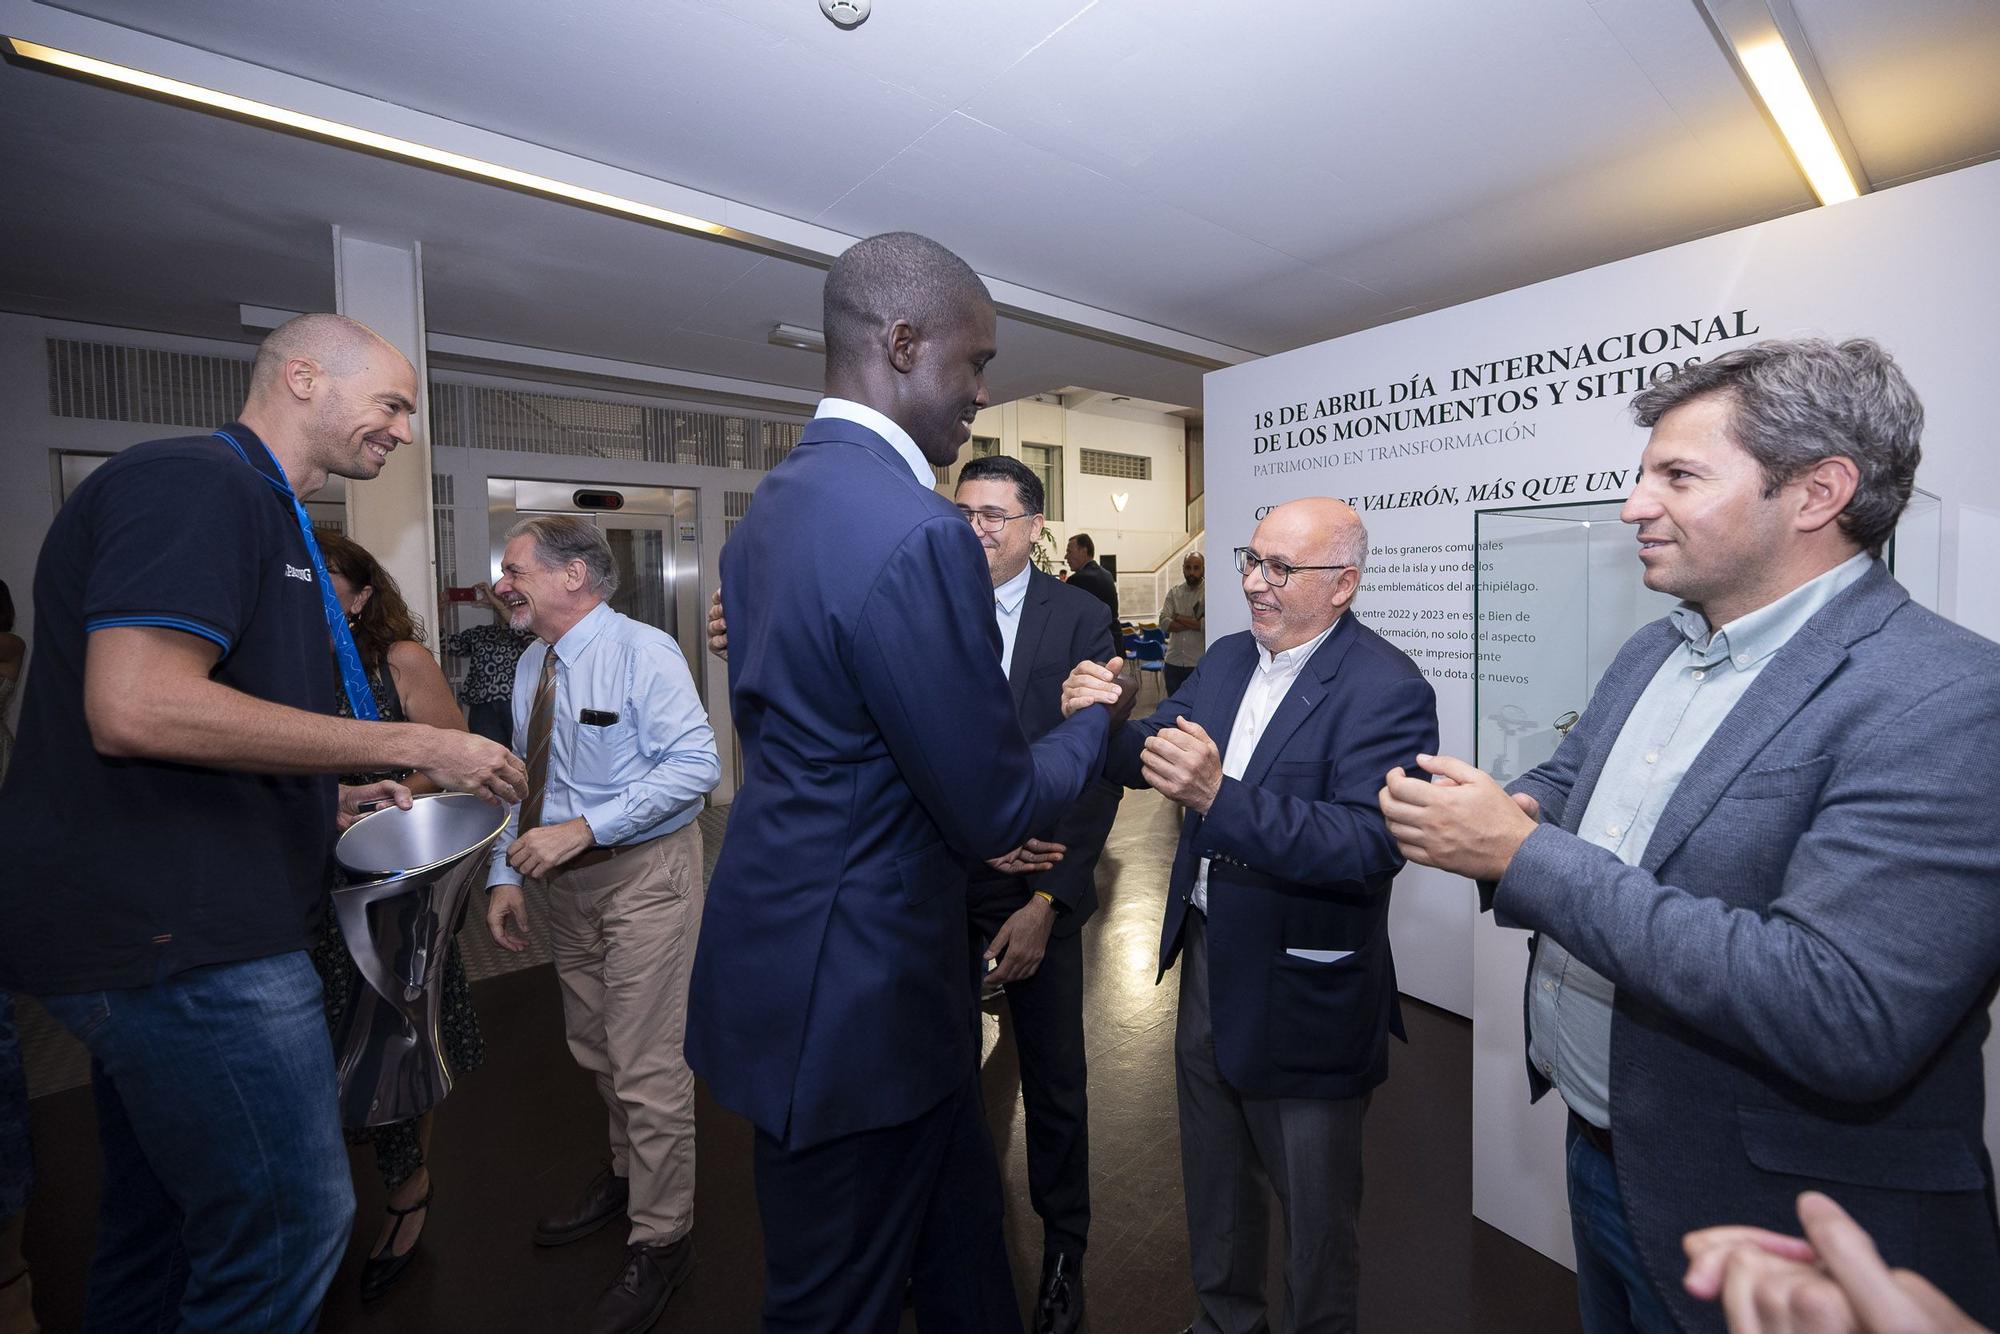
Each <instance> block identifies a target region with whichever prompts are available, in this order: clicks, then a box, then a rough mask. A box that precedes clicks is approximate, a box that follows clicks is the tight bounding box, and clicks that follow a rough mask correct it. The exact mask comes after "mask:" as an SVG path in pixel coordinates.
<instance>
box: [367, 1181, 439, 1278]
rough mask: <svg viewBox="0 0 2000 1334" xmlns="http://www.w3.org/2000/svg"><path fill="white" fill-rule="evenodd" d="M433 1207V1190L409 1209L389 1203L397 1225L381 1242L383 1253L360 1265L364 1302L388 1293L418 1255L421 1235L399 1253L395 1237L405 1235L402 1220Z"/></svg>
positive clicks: (372, 1256) (391, 1215)
mask: <svg viewBox="0 0 2000 1334" xmlns="http://www.w3.org/2000/svg"><path fill="white" fill-rule="evenodd" d="M430 1207H431V1193H430V1192H429V1191H425V1192H424V1198H422V1199H421V1200H418V1201H417V1202H416V1203H415V1204H413V1205H411V1206H410V1207H409V1208H407V1209H398V1208H396V1207H395V1206H394V1205H390V1206H388V1209H389V1217H391V1218H393V1219H395V1220H396V1225H395V1226H394V1227H392V1228H390V1229H389V1240H388V1241H386V1242H384V1243H383V1244H382V1253H381V1254H380V1255H371V1256H369V1257H368V1260H367V1262H366V1263H365V1264H363V1265H362V1266H361V1300H362V1301H364V1302H372V1301H374V1300H375V1299H376V1298H377V1297H380V1296H381V1295H382V1294H383V1293H385V1292H387V1291H388V1290H389V1285H390V1284H391V1283H394V1282H395V1281H396V1280H397V1279H399V1278H401V1277H402V1276H403V1271H404V1270H405V1269H408V1268H409V1267H410V1261H412V1260H414V1259H416V1258H417V1246H418V1245H419V1244H420V1243H421V1242H422V1240H423V1238H422V1237H421V1236H419V1237H418V1238H417V1240H416V1241H414V1242H411V1243H410V1249H409V1250H407V1251H404V1252H403V1253H402V1254H401V1255H398V1254H396V1238H398V1237H400V1236H402V1235H403V1220H404V1219H405V1218H408V1217H409V1216H410V1215H411V1214H421V1213H424V1211H425V1210H427V1209H429V1208H430ZM426 1218H428V1215H426Z"/></svg>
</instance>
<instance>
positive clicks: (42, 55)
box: [0, 35, 1252, 370]
mask: <svg viewBox="0 0 2000 1334" xmlns="http://www.w3.org/2000/svg"><path fill="white" fill-rule="evenodd" d="M0 43H4V45H5V46H6V48H7V50H8V51H9V52H11V53H12V54H13V55H15V56H17V57H19V58H20V59H22V60H29V61H34V62H37V63H39V64H43V65H48V66H51V67H53V68H56V69H61V70H67V71H69V72H70V73H72V74H79V75H82V76H83V77H85V78H89V79H97V80H100V81H102V82H105V83H109V84H114V85H117V86H120V87H124V88H129V89H132V90H135V91H137V92H142V93H148V94H151V95H152V96H155V97H163V98H167V99H170V100H172V101H176V102H184V103H188V104H191V105H194V106H199V107H207V108H209V109H211V110H214V111H219V112H222V113H223V114H225V115H230V116H236V117H238V118H241V119H244V120H248V121H252V122H255V123H258V124H262V125H270V126H274V127H276V128H278V129H281V130H286V131H289V132H291V133H294V134H303V135H307V136H310V137H312V138H315V139H321V140H325V141H327V142H329V143H336V144H345V145H347V146H348V147H351V148H358V149H361V150H363V151H364V152H369V153H375V154H378V155H381V156H384V157H389V158H395V159H400V160H401V161H404V162H411V163H415V164H416V165H418V166H423V167H430V168H434V169H437V170H440V171H449V172H452V173H454V174H456V175H460V176H465V177H469V178H471V179H473V180H480V181H487V182H490V183H492V184H494V185H502V186H506V187H507V188H509V189H513V190H520V191H523V192H525V193H528V194H534V195H540V196H542V197H543V198H546V199H554V200H558V201H561V202H565V203H571V204H576V205H579V206H581V207H584V208H591V209H596V210H598V211H600V212H604V213H610V214H613V215H615V216H619V217H626V218H632V219H634V220H636V221H639V222H646V223H651V224H653V225H654V226H658V227H666V228H669V229H671V230H673V231H678V232H684V233H688V234H690V235H695V236H706V237H710V238H712V239H714V240H717V241H723V242H727V243H729V244H732V245H739V246H742V247H744V248H745V249H749V250H754V251H758V252H760V253H762V254H766V255H773V256H777V257H779V258H783V259H790V260H796V261H798V262H800V263H805V264H812V265H816V266H818V267H819V268H826V267H827V266H828V265H830V264H832V263H833V259H834V257H833V256H832V255H829V254H823V253H821V252H819V251H816V250H811V249H808V248H806V247H804V246H797V245H792V244H790V243H788V242H785V241H780V240H778V239H777V238H775V237H770V236H761V235H758V234H757V233H754V232H746V231H743V230H742V229H741V228H737V227H729V226H725V225H723V224H722V223H719V222H710V221H708V220H707V219H705V218H697V217H695V216H693V215H692V214H687V213H677V212H675V211H674V210H672V209H666V208H660V207H659V206H658V205H655V204H647V203H643V202H641V201H639V200H637V199H629V198H627V197H625V196H623V195H614V194H611V193H608V192H607V191H603V190H592V189H588V188H586V187H584V186H580V185H572V184H570V183H569V182H568V181H560V180H557V179H556V178H554V177H553V176H541V175H538V174H536V173H534V172H530V171H521V170H518V169H516V168H514V167H507V166H502V165H501V164H500V163H497V162H489V161H486V160H485V159H483V158H476V157H471V156H468V155H466V154H464V153H454V152H451V151H449V150H448V149H443V148H433V147H432V146H430V145H429V144H420V143H417V142H416V141H414V140H411V139H400V138H397V137H396V136H394V135H388V134H378V133H376V132H375V131H373V130H364V129H362V128H360V127H359V126H355V125H348V124H345V123H343V122H341V121H336V120H327V119H326V118H324V117H322V116H312V115H308V114H306V113H305V112H302V111H293V110H291V109H290V108H287V107H280V106H273V105H271V104H270V103H268V102H258V101H253V100H252V99H250V98H247V97H238V96H236V95H235V94H233V93H224V92H219V91H217V90H216V89H213V88H204V87H202V86H201V85H199V84H193V83H184V82H182V81H181V80H179V79H170V78H167V77H166V76H164V75H160V74H151V73H148V72H147V71H145V70H141V69H133V68H132V67H131V66H129V65H118V64H114V63H112V62H111V61H108V60H98V59H96V58H95V57H92V56H85V55H79V54H77V53H76V52H74V51H64V50H61V49H60V48H57V47H53V46H44V45H42V44H41V43H40V42H31V41H28V40H26V39H24V38H20V37H10V36H4V35H0ZM997 308H998V311H999V313H1000V314H1002V315H1007V316H1010V317H1012V318H1014V319H1018V320H1021V321H1023V322H1025V323H1028V324H1033V325H1037V326H1039V327H1041V328H1044V329H1052V330H1054V331H1055V332H1057V333H1065V334H1071V335H1074V336H1076V337H1079V338H1086V339H1090V340H1091V341H1093V342H1099V343H1105V344H1108V345H1110V346H1112V347H1123V348H1129V349H1131V350H1132V351H1135V352H1142V353H1145V354H1147V355H1149V356H1157V357H1164V358H1166V359H1168V360H1170V361H1178V362H1181V363H1184V364H1186V365H1190V366H1198V367H1200V368H1201V369H1203V370H1215V369H1218V368H1220V367H1222V366H1225V365H1230V364H1232V363H1231V362H1228V361H1221V360H1217V359H1216V358H1215V357H1212V356H1207V355H1204V354H1203V353H1200V352H1195V351H1191V350H1189V349H1187V348H1182V347H1175V346H1172V345H1171V344H1168V343H1164V342H1155V341H1152V340H1151V339H1148V338H1146V337H1143V336H1134V335H1132V334H1125V333H1119V332H1114V331H1113V330H1110V329H1104V328H1099V327H1096V326H1093V325H1090V324H1085V323H1082V322H1080V321H1078V320H1074V319H1067V318H1063V317H1061V316H1057V315H1051V314H1046V313H1044V312H1042V311H1040V310H1035V309H1031V308H1029V307H1026V306H1022V305H1018V304H1014V303H1010V302H999V303H997ZM1217 346H1220V345H1217ZM1229 350H1230V351H1232V352H1236V351H1240V349H1229ZM1251 355H1252V354H1249V353H1244V354H1243V359H1244V360H1248V359H1250V357H1251Z"/></svg>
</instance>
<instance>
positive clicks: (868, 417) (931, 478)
mask: <svg viewBox="0 0 2000 1334" xmlns="http://www.w3.org/2000/svg"><path fill="white" fill-rule="evenodd" d="M821 417H838V418H839V419H840V420H841V421H848V422H853V423H854V424H855V425H856V426H866V427H867V428H868V429H869V430H871V431H873V432H874V433H875V434H877V435H879V436H881V437H882V438H883V439H884V440H887V441H888V442H889V444H890V445H891V446H892V447H893V448H894V449H895V451H896V452H897V453H898V454H901V455H902V456H903V462H905V463H907V464H909V465H910V472H911V473H912V474H913V475H914V476H915V477H916V479H917V483H918V485H920V486H922V487H923V488H924V490H926V491H934V490H936V489H937V473H936V471H934V470H933V469H932V468H931V461H930V460H929V459H927V458H925V457H924V451H923V450H921V449H918V448H917V442H916V441H914V440H912V439H911V438H910V433H909V432H908V431H906V430H904V429H903V428H902V427H900V426H898V425H896V423H894V422H892V421H890V420H889V419H888V418H887V417H884V416H883V415H882V414H881V413H879V412H877V411H875V409H873V408H871V407H869V406H868V405H867V404H866V403H856V402H855V401H854V400H853V399H851V398H822V399H821V400H820V401H819V410H818V411H816V412H814V413H813V420H815V421H817V420H819V419H820V418H821Z"/></svg>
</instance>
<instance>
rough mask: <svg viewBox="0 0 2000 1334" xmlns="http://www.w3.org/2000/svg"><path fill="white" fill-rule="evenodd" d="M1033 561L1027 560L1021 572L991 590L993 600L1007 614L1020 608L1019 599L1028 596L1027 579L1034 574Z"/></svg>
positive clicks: (1010, 614) (1011, 613)
mask: <svg viewBox="0 0 2000 1334" xmlns="http://www.w3.org/2000/svg"><path fill="white" fill-rule="evenodd" d="M1034 573H1035V563H1034V562H1033V561H1029V562H1028V563H1027V564H1026V565H1023V566H1022V567H1021V572H1020V573H1019V574H1017V575H1015V576H1014V577H1013V578H1012V579H1009V580H1008V581H1007V582H1006V583H1004V584H1001V585H1000V586H999V587H997V588H995V589H994V590H993V601H994V603H995V604H996V605H997V606H998V607H999V608H1000V610H1002V611H1004V612H1006V613H1007V614H1008V615H1009V616H1012V615H1013V614H1014V613H1015V612H1017V611H1019V610H1020V609H1021V601H1022V599H1023V598H1025V597H1027V596H1028V580H1029V579H1031V578H1032V577H1033V576H1034Z"/></svg>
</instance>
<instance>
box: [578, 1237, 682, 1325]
mask: <svg viewBox="0 0 2000 1334" xmlns="http://www.w3.org/2000/svg"><path fill="white" fill-rule="evenodd" d="M693 1268H694V1237H693V1236H691V1235H690V1236H686V1237H682V1238H681V1239H680V1240H679V1241H675V1242H669V1243H667V1244H666V1245H664V1246H627V1247H626V1248H625V1267H624V1268H623V1269H621V1270H619V1271H618V1277H617V1278H615V1279H613V1280H612V1283H611V1286H610V1287H608V1288H606V1289H605V1290H604V1295H603V1296H602V1297H599V1298H598V1299H597V1305H596V1306H595V1307H593V1308H592V1309H591V1312H590V1323H589V1324H587V1325H585V1326H584V1334H645V1331H647V1330H649V1329H651V1328H652V1327H653V1325H654V1323H655V1322H656V1321H658V1320H659V1318H660V1313H661V1312H662V1311H664V1310H666V1309H667V1302H668V1301H669V1300H670V1299H671V1298H672V1297H673V1295H674V1289H675V1288H678V1287H679V1286H680V1285H681V1284H683V1283H685V1282H687V1276H688V1271H689V1270H691V1269H693Z"/></svg>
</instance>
